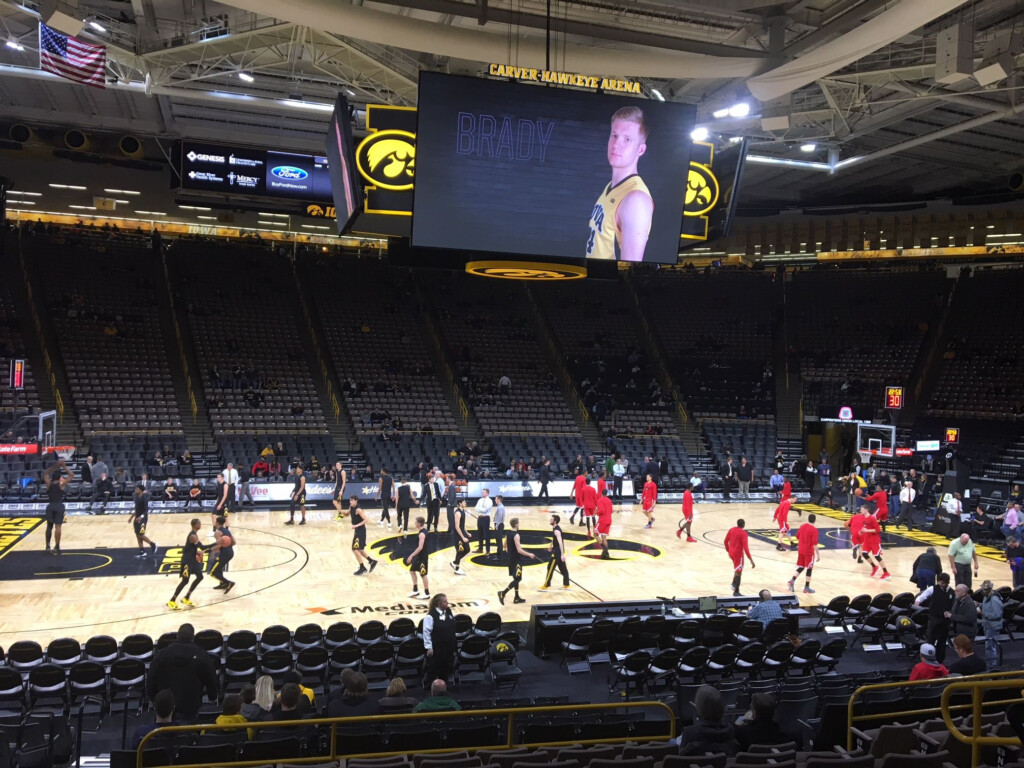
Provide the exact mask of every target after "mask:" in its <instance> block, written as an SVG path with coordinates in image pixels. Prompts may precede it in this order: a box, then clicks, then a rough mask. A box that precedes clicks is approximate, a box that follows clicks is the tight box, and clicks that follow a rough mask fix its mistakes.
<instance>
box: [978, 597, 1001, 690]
mask: <svg viewBox="0 0 1024 768" xmlns="http://www.w3.org/2000/svg"><path fill="white" fill-rule="evenodd" d="M993 586H994V585H993V584H992V582H991V581H990V580H988V579H985V581H983V582H981V593H982V599H981V609H980V611H981V628H982V630H983V631H984V632H985V666H986V667H987V668H988V671H989V672H992V671H994V670H997V669H999V666H1000V664H1001V663H1002V660H1003V649H1002V648H1001V647H1000V646H999V633H1000V632H1002V631H1003V598H1002V597H1000V596H999V593H998V592H996V591H995V589H994V588H993Z"/></svg>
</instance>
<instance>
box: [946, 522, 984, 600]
mask: <svg viewBox="0 0 1024 768" xmlns="http://www.w3.org/2000/svg"><path fill="white" fill-rule="evenodd" d="M972 562H973V563H974V575H975V576H977V575H978V553H977V552H976V551H975V549H974V542H973V541H971V537H970V534H967V533H963V534H961V535H960V538H959V539H953V541H952V542H951V543H950V545H949V567H950V568H951V569H952V570H954V571H956V582H955V583H957V584H964V585H966V586H967V589H970V588H971V563H972Z"/></svg>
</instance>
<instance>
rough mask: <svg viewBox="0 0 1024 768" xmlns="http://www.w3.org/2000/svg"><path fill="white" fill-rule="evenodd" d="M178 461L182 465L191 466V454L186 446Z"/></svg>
mask: <svg viewBox="0 0 1024 768" xmlns="http://www.w3.org/2000/svg"><path fill="white" fill-rule="evenodd" d="M178 463H179V464H181V465H182V466H183V467H190V466H192V454H191V453H189V452H188V449H187V448H186V449H185V452H184V453H183V454H181V458H180V459H178Z"/></svg>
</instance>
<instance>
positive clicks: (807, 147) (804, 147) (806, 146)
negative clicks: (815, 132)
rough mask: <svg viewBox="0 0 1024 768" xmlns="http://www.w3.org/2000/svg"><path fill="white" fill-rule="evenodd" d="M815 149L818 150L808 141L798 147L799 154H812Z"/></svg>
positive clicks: (815, 145) (816, 146)
mask: <svg viewBox="0 0 1024 768" xmlns="http://www.w3.org/2000/svg"><path fill="white" fill-rule="evenodd" d="M817 148H818V145H817V144H815V143H813V142H810V141H809V142H807V143H806V144H801V145H800V151H801V152H813V151H814V150H816V149H817Z"/></svg>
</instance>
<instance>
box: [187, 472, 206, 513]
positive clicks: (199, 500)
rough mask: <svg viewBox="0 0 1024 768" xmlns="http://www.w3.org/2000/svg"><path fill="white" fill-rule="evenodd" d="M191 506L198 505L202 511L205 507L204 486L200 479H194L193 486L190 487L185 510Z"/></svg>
mask: <svg viewBox="0 0 1024 768" xmlns="http://www.w3.org/2000/svg"><path fill="white" fill-rule="evenodd" d="M190 504H197V505H198V506H199V508H200V509H202V507H203V485H202V483H201V482H200V480H199V478H198V477H194V478H192V485H191V486H189V489H188V496H187V497H186V498H185V507H184V508H185V509H188V508H189V505H190Z"/></svg>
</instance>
